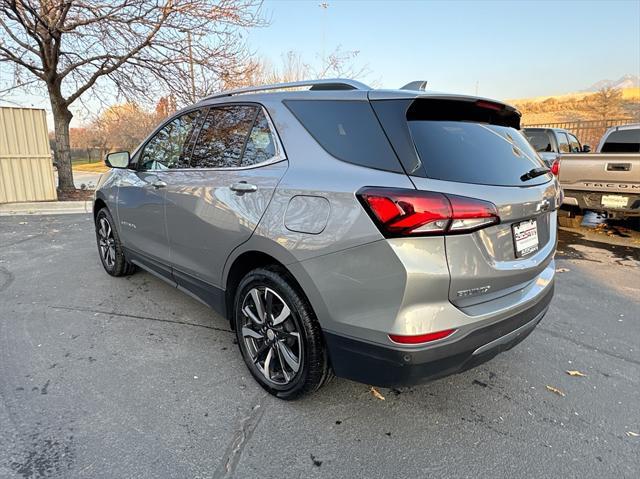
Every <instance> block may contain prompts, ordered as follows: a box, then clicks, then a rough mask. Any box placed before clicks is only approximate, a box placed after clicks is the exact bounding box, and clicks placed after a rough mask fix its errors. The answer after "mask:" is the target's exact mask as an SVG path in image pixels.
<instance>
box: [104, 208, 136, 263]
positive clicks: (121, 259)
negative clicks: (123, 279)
mask: <svg viewBox="0 0 640 479" xmlns="http://www.w3.org/2000/svg"><path fill="white" fill-rule="evenodd" d="M95 221H96V241H97V243H98V253H99V255H100V261H101V262H102V266H103V267H104V270H105V271H106V272H107V273H109V274H110V275H111V276H125V275H129V274H132V273H133V272H134V271H135V266H134V265H132V264H131V263H129V262H128V261H127V259H126V258H125V256H124V250H123V248H122V243H121V242H120V236H119V235H118V231H117V230H116V228H115V223H114V222H113V218H112V216H111V213H109V210H108V209H107V208H102V209H101V210H100V211H98V214H97V215H96V220H95Z"/></svg>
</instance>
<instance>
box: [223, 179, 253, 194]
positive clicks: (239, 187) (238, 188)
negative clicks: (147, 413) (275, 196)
mask: <svg viewBox="0 0 640 479" xmlns="http://www.w3.org/2000/svg"><path fill="white" fill-rule="evenodd" d="M229 188H231V191H235V192H237V193H251V192H253V191H257V190H258V187H257V186H256V185H251V184H249V183H247V182H246V181H240V182H239V183H234V184H232V185H231V186H230V187H229Z"/></svg>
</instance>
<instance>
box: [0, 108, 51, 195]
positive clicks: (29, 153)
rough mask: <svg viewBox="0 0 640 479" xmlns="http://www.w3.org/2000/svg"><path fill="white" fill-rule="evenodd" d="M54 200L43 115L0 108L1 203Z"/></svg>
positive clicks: (23, 110) (37, 111)
mask: <svg viewBox="0 0 640 479" xmlns="http://www.w3.org/2000/svg"><path fill="white" fill-rule="evenodd" d="M56 199H57V194H56V187H55V181H54V177H53V166H52V161H51V149H50V148H49V135H48V130H47V120H46V114H45V111H44V110H42V109H36V108H13V107H0V203H14V202H20V201H51V200H56Z"/></svg>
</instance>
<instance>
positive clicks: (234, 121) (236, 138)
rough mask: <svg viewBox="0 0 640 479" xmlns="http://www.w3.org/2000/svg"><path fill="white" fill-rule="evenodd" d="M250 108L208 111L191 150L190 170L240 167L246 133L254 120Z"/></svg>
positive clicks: (229, 107) (254, 111)
mask: <svg viewBox="0 0 640 479" xmlns="http://www.w3.org/2000/svg"><path fill="white" fill-rule="evenodd" d="M256 113H257V108H256V107H254V106H244V105H237V106H221V107H215V108H211V109H210V110H209V113H208V114H207V117H206V118H205V120H204V123H203V125H202V129H201V130H200V135H199V136H198V140H197V141H196V145H195V147H194V150H193V157H192V161H191V166H192V167H193V168H232V167H237V166H239V165H240V158H241V156H242V152H243V151H244V147H245V143H246V142H247V137H248V135H249V130H250V129H251V125H252V124H253V121H254V119H255V117H256Z"/></svg>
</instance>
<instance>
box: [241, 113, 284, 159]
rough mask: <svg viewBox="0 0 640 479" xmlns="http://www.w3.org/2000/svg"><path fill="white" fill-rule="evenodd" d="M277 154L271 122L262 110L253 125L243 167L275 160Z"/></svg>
mask: <svg viewBox="0 0 640 479" xmlns="http://www.w3.org/2000/svg"><path fill="white" fill-rule="evenodd" d="M275 154H276V145H275V143H274V138H273V135H272V134H271V129H270V128H269V122H268V120H267V117H266V115H265V114H264V111H262V108H260V110H259V111H258V116H257V117H256V120H255V122H254V124H253V128H252V129H251V133H250V134H249V139H248V140H247V146H246V147H245V149H244V154H243V155H242V163H241V164H242V166H250V165H256V164H258V163H262V162H264V161H267V160H268V159H270V158H273V157H274V156H275Z"/></svg>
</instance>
